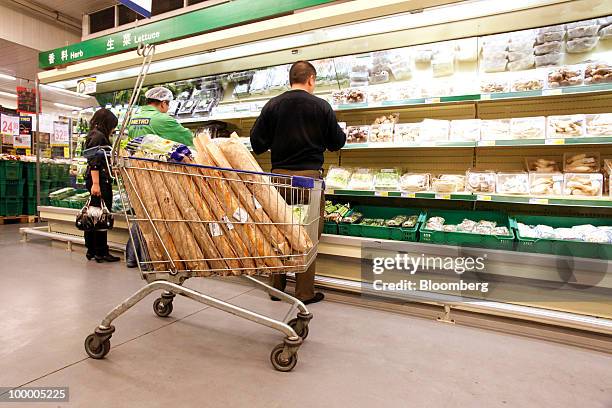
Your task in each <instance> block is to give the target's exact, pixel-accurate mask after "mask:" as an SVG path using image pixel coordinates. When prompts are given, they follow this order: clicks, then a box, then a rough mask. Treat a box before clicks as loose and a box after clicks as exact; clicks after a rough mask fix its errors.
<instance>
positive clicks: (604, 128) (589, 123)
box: [586, 113, 612, 136]
mask: <svg viewBox="0 0 612 408" xmlns="http://www.w3.org/2000/svg"><path fill="white" fill-rule="evenodd" d="M586 133H587V135H589V136H612V114H610V113H602V114H599V115H586Z"/></svg>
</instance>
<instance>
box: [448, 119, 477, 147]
mask: <svg viewBox="0 0 612 408" xmlns="http://www.w3.org/2000/svg"><path fill="white" fill-rule="evenodd" d="M479 140H480V119H464V120H452V121H451V126H450V141H451V142H477V141H479Z"/></svg>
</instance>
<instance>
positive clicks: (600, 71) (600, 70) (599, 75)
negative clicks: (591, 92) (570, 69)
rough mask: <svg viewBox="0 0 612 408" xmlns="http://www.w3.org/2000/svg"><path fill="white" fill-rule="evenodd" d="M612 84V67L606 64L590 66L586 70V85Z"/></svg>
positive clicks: (598, 63) (599, 63)
mask: <svg viewBox="0 0 612 408" xmlns="http://www.w3.org/2000/svg"><path fill="white" fill-rule="evenodd" d="M606 82H612V65H610V64H607V63H605V62H597V63H593V64H588V65H587V66H586V69H585V70H584V83H585V85H591V84H601V83H606Z"/></svg>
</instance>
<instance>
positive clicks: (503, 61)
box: [482, 56, 508, 72]
mask: <svg viewBox="0 0 612 408" xmlns="http://www.w3.org/2000/svg"><path fill="white" fill-rule="evenodd" d="M507 65H508V59H507V58H506V57H505V56H504V57H503V58H501V57H498V58H485V59H484V60H482V70H483V71H484V72H503V71H505V70H506V66H507Z"/></svg>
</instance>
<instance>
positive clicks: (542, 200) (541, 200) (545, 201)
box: [529, 198, 548, 205]
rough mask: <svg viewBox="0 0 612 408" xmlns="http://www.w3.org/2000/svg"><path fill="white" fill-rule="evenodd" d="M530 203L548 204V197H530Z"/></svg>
mask: <svg viewBox="0 0 612 408" xmlns="http://www.w3.org/2000/svg"><path fill="white" fill-rule="evenodd" d="M529 204H544V205H546V204H548V198H530V199H529Z"/></svg>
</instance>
